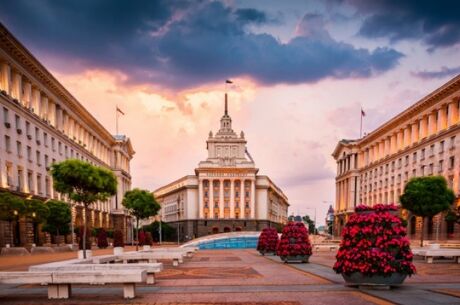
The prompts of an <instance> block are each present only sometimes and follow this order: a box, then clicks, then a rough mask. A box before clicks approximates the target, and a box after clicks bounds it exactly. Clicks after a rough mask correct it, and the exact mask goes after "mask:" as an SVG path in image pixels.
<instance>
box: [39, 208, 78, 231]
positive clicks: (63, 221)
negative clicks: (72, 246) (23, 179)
mask: <svg viewBox="0 0 460 305" xmlns="http://www.w3.org/2000/svg"><path fill="white" fill-rule="evenodd" d="M46 205H47V206H48V209H49V213H48V215H47V217H46V220H45V225H44V226H43V229H42V230H43V231H45V232H48V233H50V234H53V235H61V234H68V233H70V228H69V224H70V221H71V217H72V216H71V213H70V207H69V205H68V204H67V203H65V202H63V201H59V200H50V201H48V202H47V204H46Z"/></svg>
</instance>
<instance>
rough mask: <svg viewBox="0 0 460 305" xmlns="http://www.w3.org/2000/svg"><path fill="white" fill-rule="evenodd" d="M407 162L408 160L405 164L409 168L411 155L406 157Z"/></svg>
mask: <svg viewBox="0 0 460 305" xmlns="http://www.w3.org/2000/svg"><path fill="white" fill-rule="evenodd" d="M405 160H406V161H405V164H404V165H405V166H408V165H409V155H407V156H406V159H405Z"/></svg>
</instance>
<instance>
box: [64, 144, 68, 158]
mask: <svg viewBox="0 0 460 305" xmlns="http://www.w3.org/2000/svg"><path fill="white" fill-rule="evenodd" d="M64 152H65V158H66V159H67V158H68V157H69V150H68V148H67V145H66V146H65V147H64Z"/></svg>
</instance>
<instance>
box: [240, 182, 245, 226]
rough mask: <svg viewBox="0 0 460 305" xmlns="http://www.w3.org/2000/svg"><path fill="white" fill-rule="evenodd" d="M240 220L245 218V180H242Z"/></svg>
mask: <svg viewBox="0 0 460 305" xmlns="http://www.w3.org/2000/svg"><path fill="white" fill-rule="evenodd" d="M240 218H244V179H241V180H240Z"/></svg>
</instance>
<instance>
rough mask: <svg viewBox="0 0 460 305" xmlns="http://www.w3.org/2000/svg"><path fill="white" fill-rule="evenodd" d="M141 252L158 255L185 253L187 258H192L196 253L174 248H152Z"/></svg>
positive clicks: (192, 250)
mask: <svg viewBox="0 0 460 305" xmlns="http://www.w3.org/2000/svg"><path fill="white" fill-rule="evenodd" d="M140 252H143V253H158V252H166V253H183V254H184V255H185V256H186V257H192V256H193V254H194V253H195V252H196V251H195V250H194V249H186V248H176V247H174V248H151V249H149V250H142V251H140Z"/></svg>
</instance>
